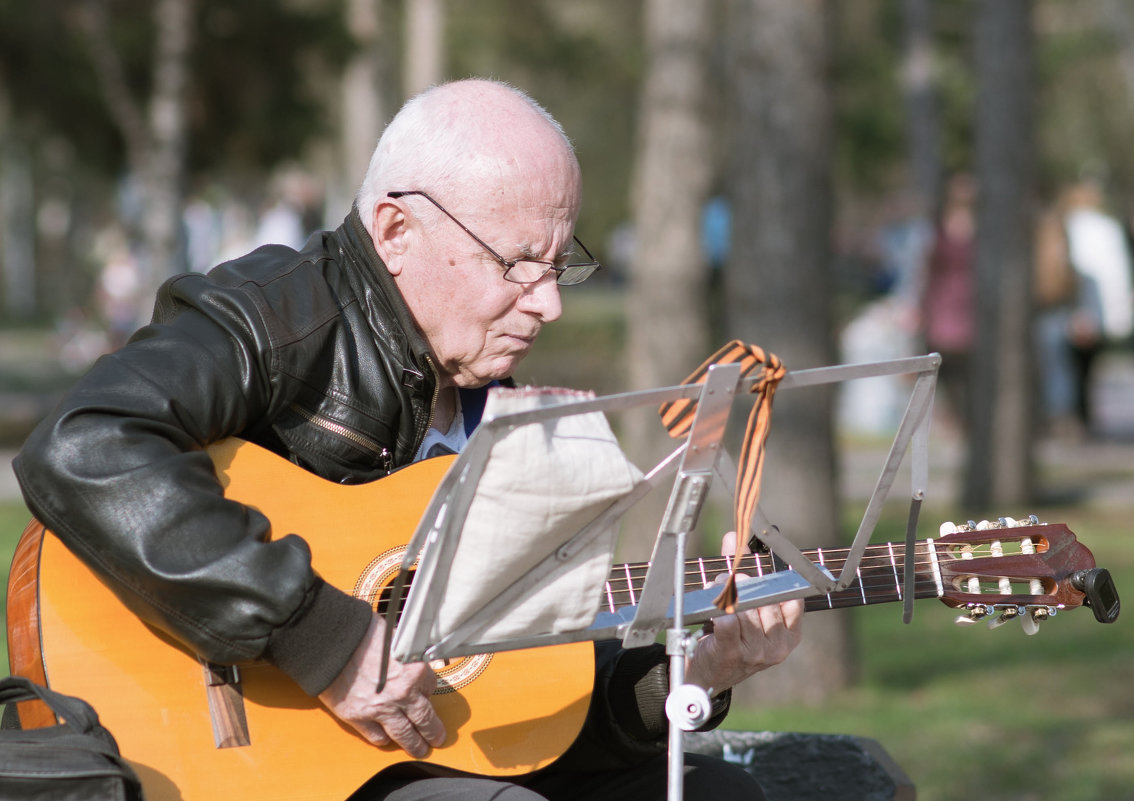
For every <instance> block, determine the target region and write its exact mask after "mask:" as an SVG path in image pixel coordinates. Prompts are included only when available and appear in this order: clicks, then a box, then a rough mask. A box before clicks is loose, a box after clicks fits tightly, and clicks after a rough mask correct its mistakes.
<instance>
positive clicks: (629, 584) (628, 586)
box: [623, 565, 638, 606]
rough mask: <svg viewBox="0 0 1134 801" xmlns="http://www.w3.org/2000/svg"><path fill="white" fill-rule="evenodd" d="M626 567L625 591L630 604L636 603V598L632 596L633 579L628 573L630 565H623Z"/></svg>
mask: <svg viewBox="0 0 1134 801" xmlns="http://www.w3.org/2000/svg"><path fill="white" fill-rule="evenodd" d="M623 567H625V568H626V591H627V592H628V593H629V594H630V606H634V605H635V604H636V603H638V599H637V598H635V597H634V579H633V577H632V576H631V575H630V565H623Z"/></svg>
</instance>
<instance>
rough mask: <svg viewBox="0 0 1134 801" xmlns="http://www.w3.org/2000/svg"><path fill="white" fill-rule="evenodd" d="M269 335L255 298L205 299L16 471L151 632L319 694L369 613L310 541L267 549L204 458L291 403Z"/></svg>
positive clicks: (83, 390) (258, 528)
mask: <svg viewBox="0 0 1134 801" xmlns="http://www.w3.org/2000/svg"><path fill="white" fill-rule="evenodd" d="M195 278H196V276H186V277H185V280H189V281H193V280H194V279H195ZM177 280H179V279H175V281H177ZM163 293H164V296H163V301H164V302H166V303H170V302H173V301H172V300H171V295H170V289H169V285H167V287H166V288H164V289H163ZM267 330H268V328H267V327H266V326H265V325H264V323H263V321H262V319H260V317H259V314H258V312H257V309H256V308H255V304H254V303H253V302H252V301H251V300H245V299H244V297H243V296H242V295H241V293H239V292H231V291H229V292H220V291H218V292H213V293H211V294H210V293H209V292H208V291H207V290H205V291H203V292H202V293H201V294H200V296H199V297H198V299H197V302H196V303H195V304H194V307H193V308H186V309H184V310H182V311H181V312H180V313H179V314H178V315H177V316H176V317H175V318H173V319H172V320H171V321H170V322H168V323H159V324H151V325H150V326H148V327H146V328H144V329H142V330H141V331H140V332H139V333H138V334H137V335H135V337H134V338H133V339H132V340H131V342H130V343H129V344H128V345H127V346H125V347H124V348H123V349H122V350H120V351H119V352H117V353H114V354H112V355H109V356H105V357H103V358H102V359H100V360H99V361H98V362H97V363H96V365H95V366H94V367H93V368H92V370H91V371H90V372H89V373H88V374H87V375H86V376H85V377H84V378H83V379H81V380H80V381H79V382H78V384H77V385H76V386H75V387H74V388H73V390H72V391H71V392H70V393H69V394H68V396H67V397H66V398H65V399H64V400H63V401H62V403H61V404H60V405H59V407H58V408H57V409H56V410H55V411H54V412H53V413H52V415H51V416H50V417H49V418H48V419H46V420H44V421H43V422H42V423H41V424H40V425H39V426H38V427H37V428H36V430H35V431H34V432H33V433H32V435H31V436H30V438H29V439H28V441H27V443H26V444H25V446H24V448H23V450H22V452H21V453H20V455H19V456H18V458H17V459H16V462H15V464H14V467H15V472H16V475H17V477H18V479H19V482H20V485H21V488H22V489H23V492H24V496H25V500H26V501H27V503H28V505H29V508H30V509H31V510H32V512H33V513H34V514H35V515H36V516H37V517H38V518H39V519H40V520H41V521H42V522H43V523H45V524H46V525H47V526H48V527H49V528H50V529H51V530H52V531H53V532H55V534H56V535H57V536H59V537H60V538H61V539H62V540H63V541H64V542H65V543H66V544H67V545H68V546H69V547H70V548H71V549H72V550H73V551H74V552H75V553H76V554H77V555H78V556H79V557H80V558H81V559H83V560H84V561H85V562H86V563H87V564H88V565H90V567H91V568H92V569H93V570H94V571H95V572H96V573H97V574H98V575H99V576H100V578H102V580H103V581H104V582H106V583H107V584H108V585H109V586H110V587H111V588H112V589H113V590H114V591H115V592H116V594H117V595H118V596H119V598H120V599H121V600H122V601H123V602H124V603H125V604H126V606H128V607H129V608H130V609H131V610H133V611H134V612H135V613H136V614H138V615H139V616H140V617H142V619H144V620H146V621H147V622H149V623H152V624H154V625H156V626H158V627H159V628H161V629H163V630H165V631H167V632H169V633H171V634H173V635H174V636H175V637H177V638H178V639H179V640H181V641H182V642H184V643H186V644H187V645H189V646H190V647H191V648H193V649H194V650H195V651H197V652H198V653H200V654H201V655H202V656H203V657H204V658H206V659H209V660H212V661H216V662H220V663H233V662H237V661H240V660H245V659H252V658H261V657H262V658H266V659H268V660H269V661H271V662H273V663H274V664H276V665H277V666H278V667H280V668H281V669H282V670H283V671H284V672H285V673H288V674H289V675H291V676H292V677H293V678H295V679H296V680H297V681H298V683H299V684H300V686H302V687H303V688H304V690H306V691H307V692H309V693H312V694H316V693H318V692H320V691H321V690H322V689H324V688H325V687H326V686H327V685H328V684H329V683H330V682H331V680H333V678H334V677H335V676H336V675H337V674H338V672H339V671H340V670H341V668H342V666H343V665H344V664H345V663H346V661H347V659H348V658H349V656H350V654H351V652H352V651H353V649H354V647H355V645H356V644H357V643H358V642H359V641H360V640H361V638H362V632H363V631H365V628H366V625H367V624H368V621H369V617H370V614H371V612H370V608H369V605H368V604H366V603H365V602H364V601H360V600H357V599H354V598H352V597H351V596H349V595H348V594H346V593H344V592H342V591H340V590H338V589H336V588H334V587H332V586H330V585H329V584H326V583H325V582H323V581H322V580H321V579H319V578H318V577H317V576H316V575H315V574H314V573H313V571H312V570H311V559H310V551H309V549H308V547H307V545H306V543H304V542H303V541H302V540H301V539H299V538H298V537H295V536H279V537H277V538H275V539H272V540H271V541H268V533H269V523H268V521H267V520H266V519H265V518H264V517H263V516H262V515H260V514H259V513H257V512H256V511H255V510H253V509H250V508H247V507H245V506H243V505H240V504H238V503H235V502H232V501H229V500H226V499H225V498H224V497H223V494H222V491H221V487H220V485H219V484H218V482H217V480H216V477H215V475H214V473H213V468H212V462H211V461H210V459H209V457H208V455H207V454H206V453H205V452H204V451H203V450H202V448H203V446H205V445H206V444H208V443H210V442H214V441H216V440H219V439H222V438H224V437H226V436H229V435H232V434H235V433H237V432H241V431H243V430H245V429H246V428H247V427H248V426H249V425H251V424H253V421H255V420H257V419H260V418H262V417H264V416H270V415H271V414H272V413H273V410H275V409H276V408H277V407H278V405H279V404H280V403H283V402H286V398H281V397H280V389H279V387H277V386H275V385H274V384H273V381H272V376H271V374H270V365H268V364H266V363H265V361H266V360H267V355H268V354H270V353H271V348H270V343H268V342H266V341H265V339H266V337H267V333H265V332H266V331H267ZM316 655H317V656H316Z"/></svg>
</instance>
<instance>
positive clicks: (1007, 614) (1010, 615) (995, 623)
mask: <svg viewBox="0 0 1134 801" xmlns="http://www.w3.org/2000/svg"><path fill="white" fill-rule="evenodd" d="M1018 617H1021V618H1022V617H1027V615H1021V614H1020V610H1019V609H1018V608H1017V607H1014V606H1010V607H1008V608H1007V609H1005V610H1004V611H1002V612H1001V613H1000V614H999V615H997V616H996V617H994V618H992V619H991V620H989V621H988V627H989V628H990V629H998V628H1000V627H1001V626H1003V625H1004V624H1005V623H1008V622H1009V621H1011V620H1015V619H1016V618H1018Z"/></svg>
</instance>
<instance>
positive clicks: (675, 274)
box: [627, 0, 713, 461]
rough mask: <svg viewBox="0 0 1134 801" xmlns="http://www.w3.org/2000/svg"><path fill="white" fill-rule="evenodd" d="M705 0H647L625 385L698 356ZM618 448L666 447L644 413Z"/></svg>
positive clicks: (705, 141)
mask: <svg viewBox="0 0 1134 801" xmlns="http://www.w3.org/2000/svg"><path fill="white" fill-rule="evenodd" d="M712 8H713V4H711V3H688V2H684V0H647V2H646V5H645V15H644V24H645V38H646V49H647V68H646V74H645V79H644V85H643V89H642V95H641V106H640V109H639V132H638V147H637V151H636V153H637V155H636V159H635V165H634V171H633V177H632V192H633V196H632V199H631V203H632V206H633V220H634V253H633V257H632V259H631V262H630V269H629V287H628V293H627V313H628V320H629V325H628V333H627V340H628V341H627V356H628V359H629V365H628V374H629V377H630V385H631V387H632V388H634V389H648V388H654V387H659V386H670V385H673V384H677V383H679V382H680V381H681V380H682V379H684V378H685V377H686V376H687V375H688V374H689V373H691V372H692V371H693V370H694V369H695V368H696V367H697V366H698V365H699V364H700V363H701V362H702V361H703V360H704V359H705V357H706V356H708V352H707V351H708V350H709V346H708V334H707V320H706V312H705V300H706V288H707V265H706V260H705V257H704V255H703V253H702V251H701V239H700V215H701V210H702V208H703V207H704V204H705V201H706V199H707V197H708V193H709V183H710V180H711V173H712V166H711V163H710V162H711V159H710V157H709V127H708V126H709V121H708V119H707V118H706V101H705V98H706V94H707V93H708V83H707V82H708V55H709V48H710V46H711V43H712V36H713V26H712V16H711V11H712ZM627 427H628V433H627V448H628V450H629V451H630V453H631V454H632V455H634V456H636V457H638V458H640V459H643V460H647V461H648V460H654V459H656V457H659V456H660V455H662V454H664V453H665V452H668V450H669V449H670V448H671V447H672V443H670V442H669V440H668V439H667V437H666V436H665V433H664V430H663V428H662V427H661V424H660V422H659V421H658V418H657V416H656V415H654V414H652V413H651V414H649V415H648V416H647V415H643V416H633V417H631V418H630V419H628V421H627Z"/></svg>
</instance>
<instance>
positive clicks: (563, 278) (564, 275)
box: [555, 262, 598, 286]
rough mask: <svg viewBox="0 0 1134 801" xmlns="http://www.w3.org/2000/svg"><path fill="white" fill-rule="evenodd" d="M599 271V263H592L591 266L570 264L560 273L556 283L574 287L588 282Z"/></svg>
mask: <svg viewBox="0 0 1134 801" xmlns="http://www.w3.org/2000/svg"><path fill="white" fill-rule="evenodd" d="M597 269H598V263H597V262H590V263H589V264H568V265H567V266H566V267H564V268H563V270H562V271H561V272H560V273H559V275H558V276H557V277H556V279H555V281H556V283H557V284H559V285H560V286H574V285H575V284H581V283H583V282H584V281H586V280H587V279H588V278H590V277H591V276H592V275H594V272H595V270H597Z"/></svg>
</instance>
